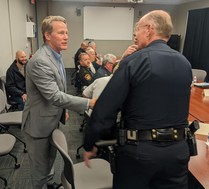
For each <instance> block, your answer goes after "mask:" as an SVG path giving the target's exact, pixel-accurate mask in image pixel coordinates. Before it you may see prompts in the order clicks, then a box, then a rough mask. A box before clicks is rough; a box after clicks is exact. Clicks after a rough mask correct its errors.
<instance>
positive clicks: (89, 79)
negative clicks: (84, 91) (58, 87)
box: [78, 66, 94, 86]
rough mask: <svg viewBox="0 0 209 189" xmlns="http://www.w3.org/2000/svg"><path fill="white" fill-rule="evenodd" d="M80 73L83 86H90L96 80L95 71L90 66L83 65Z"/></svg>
mask: <svg viewBox="0 0 209 189" xmlns="http://www.w3.org/2000/svg"><path fill="white" fill-rule="evenodd" d="M78 75H79V79H80V82H81V85H82V86H89V85H90V84H91V83H93V81H94V73H93V72H92V71H91V69H90V68H87V67H84V66H81V67H80V69H79V72H78Z"/></svg>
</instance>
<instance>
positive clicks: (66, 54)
mask: <svg viewBox="0 0 209 189" xmlns="http://www.w3.org/2000/svg"><path fill="white" fill-rule="evenodd" d="M86 5H87V6H102V7H105V6H106V7H108V6H110V7H113V6H121V7H127V6H130V4H107V3H106V4H104V3H100V4H99V3H94V4H93V3H81V2H80V3H79V2H66V1H59V2H58V1H47V2H46V1H39V2H38V15H39V16H38V22H39V26H40V25H41V22H42V20H43V19H44V17H45V16H46V15H47V14H48V15H61V16H63V17H65V18H66V19H67V22H68V29H69V42H68V49H67V50H66V51H63V61H64V64H65V67H66V68H74V62H73V57H74V54H75V52H76V51H77V49H78V48H79V47H80V44H81V42H82V41H83V7H84V6H86ZM133 6H135V7H134V9H135V13H134V23H135V22H136V21H138V20H139V18H140V17H141V16H142V15H144V14H146V13H147V12H148V11H150V10H154V9H164V10H167V11H169V12H170V13H171V15H175V13H176V8H177V7H176V6H173V5H144V4H139V5H138V4H133ZM78 9H79V11H78ZM78 12H79V14H78ZM121 22H122V20H121ZM174 25H176V20H175V19H174ZM96 27H97V26H96V25H95V26H93V27H92V32H94V29H95V28H96ZM106 27H107V28H108V27H109V30H110V31H111V27H110V26H109V25H106ZM174 32H176V31H174ZM118 35H120V33H118ZM39 37H40V45H41V44H42V43H43V40H42V35H41V32H40V28H39ZM95 42H96V44H97V52H98V53H99V54H102V55H104V54H106V53H112V54H115V55H116V56H118V57H120V56H121V55H122V53H123V52H124V50H126V48H127V47H128V46H129V45H131V44H132V43H133V41H132V40H95Z"/></svg>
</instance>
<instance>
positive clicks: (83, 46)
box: [74, 40, 89, 70]
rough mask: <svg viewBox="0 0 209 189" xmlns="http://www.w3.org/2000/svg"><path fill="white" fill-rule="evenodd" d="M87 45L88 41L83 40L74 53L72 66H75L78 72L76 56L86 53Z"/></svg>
mask: <svg viewBox="0 0 209 189" xmlns="http://www.w3.org/2000/svg"><path fill="white" fill-rule="evenodd" d="M88 43H89V41H88V40H84V41H83V42H82V43H81V46H80V48H79V49H78V50H77V52H76V53H75V56H74V64H75V69H76V70H78V69H79V68H78V66H79V60H78V56H79V55H80V54H81V53H82V52H86V49H87V47H88Z"/></svg>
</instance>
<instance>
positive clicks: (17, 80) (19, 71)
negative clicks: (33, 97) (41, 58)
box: [6, 50, 27, 111]
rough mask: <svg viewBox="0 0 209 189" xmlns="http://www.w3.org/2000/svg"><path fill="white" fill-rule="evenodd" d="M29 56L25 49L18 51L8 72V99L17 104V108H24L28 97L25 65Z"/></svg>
mask: <svg viewBox="0 0 209 189" xmlns="http://www.w3.org/2000/svg"><path fill="white" fill-rule="evenodd" d="M26 63H27V57H26V54H25V52H24V51H22V50H19V51H17V52H16V59H15V60H14V62H13V63H12V64H11V66H10V67H9V68H8V70H7V72H6V90H7V93H8V94H7V96H8V98H9V99H8V100H9V101H12V102H15V103H16V104H17V110H20V111H21V110H23V108H24V104H25V101H26V99H27V95H26V88H25V65H26Z"/></svg>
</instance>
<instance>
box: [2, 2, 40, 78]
mask: <svg viewBox="0 0 209 189" xmlns="http://www.w3.org/2000/svg"><path fill="white" fill-rule="evenodd" d="M26 15H28V16H29V17H31V18H34V19H35V9H34V5H32V4H30V1H29V0H15V1H14V0H1V3H0V18H2V21H1V29H0V42H1V47H0V48H1V53H0V62H1V63H0V65H1V66H0V76H2V75H5V74H6V70H7V69H8V67H9V66H10V65H11V63H12V61H13V60H14V59H15V53H16V51H17V50H20V49H21V50H24V51H25V52H26V54H27V55H28V56H29V55H30V53H32V52H33V51H34V50H35V49H36V40H35V38H34V39H32V40H31V39H28V38H27V37H26V21H27V16H26Z"/></svg>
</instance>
